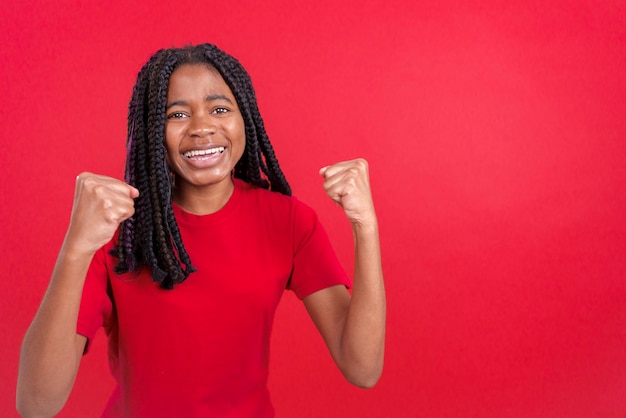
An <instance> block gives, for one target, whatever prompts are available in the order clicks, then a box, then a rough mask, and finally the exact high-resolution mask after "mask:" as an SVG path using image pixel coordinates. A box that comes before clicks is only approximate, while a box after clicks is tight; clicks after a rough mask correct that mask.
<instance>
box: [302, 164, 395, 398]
mask: <svg viewBox="0 0 626 418" xmlns="http://www.w3.org/2000/svg"><path fill="white" fill-rule="evenodd" d="M320 175H321V176H322V177H323V178H324V189H325V190H326V193H327V194H328V196H329V197H330V198H331V199H332V200H334V201H335V202H336V203H337V204H338V205H339V206H341V207H342V208H343V210H344V212H345V214H346V216H347V217H348V219H349V221H350V222H351V224H352V232H353V235H354V249H355V254H354V284H353V290H352V297H350V295H349V293H348V291H347V290H346V289H345V288H344V287H343V286H333V287H330V288H327V289H324V290H321V291H319V292H316V293H313V294H312V295H310V296H307V297H306V298H304V304H305V306H306V308H307V311H308V312H309V315H310V316H311V318H312V319H313V322H314V323H315V325H316V326H317V328H318V330H319V331H320V333H321V335H322V337H323V338H324V341H325V342H326V345H327V346H328V349H329V351H330V353H331V355H332V357H333V359H334V361H335V363H336V364H337V366H338V367H339V369H340V370H341V372H342V373H343V375H344V376H345V377H346V379H347V380H348V381H350V382H351V383H353V384H355V385H357V386H359V387H364V388H371V387H373V386H374V385H375V384H376V382H377V381H378V379H379V378H380V375H381V373H382V369H383V360H384V349H385V321H386V300H385V287H384V283H383V272H382V264H381V256H380V243H379V239H378V220H377V218H376V212H375V210H374V203H373V200H372V195H371V191H370V184H369V174H368V164H367V161H365V160H363V159H357V160H352V161H344V162H340V163H337V164H334V165H332V166H329V167H324V168H322V169H321V170H320Z"/></svg>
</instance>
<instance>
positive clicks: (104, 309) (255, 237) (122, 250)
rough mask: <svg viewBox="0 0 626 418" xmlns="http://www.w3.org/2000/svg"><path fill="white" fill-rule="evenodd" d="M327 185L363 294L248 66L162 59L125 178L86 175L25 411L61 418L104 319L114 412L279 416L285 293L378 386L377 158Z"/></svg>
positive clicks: (172, 56) (330, 171)
mask: <svg viewBox="0 0 626 418" xmlns="http://www.w3.org/2000/svg"><path fill="white" fill-rule="evenodd" d="M320 175H321V176H322V177H323V181H324V188H325V190H326V193H327V194H328V196H329V197H330V198H331V199H333V200H334V201H335V202H337V203H338V204H339V205H340V206H341V207H342V208H343V209H344V211H345V213H346V216H347V217H348V219H349V221H350V222H351V224H352V229H353V232H354V240H355V268H354V275H355V277H354V283H353V290H352V295H350V294H349V293H348V291H347V287H348V286H349V280H348V279H347V278H346V276H345V273H344V272H343V270H342V268H341V267H340V265H339V263H338V261H337V259H336V256H335V254H334V252H333V250H332V248H331V246H330V244H329V242H328V238H327V236H326V233H325V232H324V229H323V228H322V226H321V225H320V224H319V221H318V219H317V217H316V215H315V214H314V212H313V211H312V210H311V209H310V208H309V207H308V206H306V205H304V204H303V203H301V202H299V201H298V200H297V199H295V198H293V197H290V194H291V190H290V187H289V185H288V183H287V181H286V180H285V178H284V176H283V173H282V172H281V170H280V167H279V165H278V161H277V160H276V157H275V155H274V152H273V149H272V147H271V144H270V142H269V140H268V138H267V134H266V133H265V129H264V127H263V121H262V119H261V116H260V114H259V112H258V108H257V104H256V98H255V95H254V90H253V88H252V84H251V81H250V78H249V76H248V74H247V73H246V71H245V70H244V69H243V67H242V66H241V65H240V64H239V62H237V60H235V59H234V58H233V57H231V56H229V55H227V54H226V53H224V52H223V51H221V50H219V49H218V48H216V47H215V46H213V45H209V44H205V45H198V46H194V47H186V48H181V49H168V50H161V51H159V52H157V53H156V54H155V55H153V56H152V58H151V59H150V60H149V61H148V63H147V64H146V65H145V66H144V67H143V69H142V70H141V72H140V73H139V75H138V78H137V83H136V85H135V88H134V90H133V96H132V99H131V103H130V106H129V129H128V154H127V166H126V176H125V182H121V181H118V180H116V179H113V178H109V177H105V176H99V175H95V174H91V173H82V174H81V175H79V176H78V178H77V181H76V192H75V198H74V206H73V210H72V217H71V221H70V225H69V227H68V231H67V235H66V238H65V240H64V242H63V246H62V248H61V251H60V254H59V257H58V260H57V263H56V266H55V269H54V271H53V274H52V277H51V280H50V285H49V288H48V290H47V292H46V294H45V296H44V298H43V301H42V303H41V306H40V308H39V311H38V312H37V314H36V316H35V318H34V320H33V323H32V324H31V326H30V328H29V330H28V332H27V334H26V336H25V338H24V342H23V348H22V354H21V359H20V373H19V378H18V390H17V404H18V409H19V411H20V413H22V414H23V415H24V416H51V415H54V414H56V413H57V412H58V411H60V410H61V408H62V407H63V405H64V403H65V401H66V400H67V397H68V396H69V394H70V392H71V389H72V385H73V382H74V380H75V377H76V373H77V371H78V367H79V364H80V360H81V357H82V355H83V354H84V353H86V352H87V350H88V348H89V341H90V340H91V339H92V338H93V337H94V335H95V333H96V330H97V329H98V328H99V327H101V326H102V327H104V329H105V332H106V334H107V337H108V339H109V363H110V366H111V371H112V374H113V376H114V378H115V380H116V382H117V387H116V389H115V391H114V393H113V394H112V396H111V398H110V400H109V403H108V404H107V407H106V408H105V411H104V413H103V416H110V417H121V416H128V417H158V416H164V417H171V416H185V417H194V416H198V417H212V416H215V417H272V416H274V411H273V408H272V405H271V402H270V398H269V394H268V391H267V373H268V361H269V351H268V350H269V336H270V332H271V326H272V321H273V317H274V312H275V309H276V306H277V304H278V301H279V299H280V297H281V294H282V291H283V289H285V288H287V289H291V290H293V291H294V292H295V293H296V295H297V296H298V297H299V298H301V299H302V301H303V302H304V305H305V307H306V309H307V311H308V313H309V314H310V316H311V318H312V320H313V321H314V323H315V325H316V327H317V328H318V330H319V332H320V334H321V335H322V337H323V338H324V340H325V342H326V344H327V346H328V349H329V351H330V354H331V355H332V357H333V359H334V361H335V363H336V364H337V366H338V367H339V369H340V370H341V372H342V373H343V374H344V376H345V377H346V378H347V379H348V380H349V381H350V382H352V383H353V384H355V385H357V386H361V387H372V386H373V385H374V384H375V383H376V381H377V380H378V378H379V376H380V374H381V372H382V364H383V351H384V334H385V294H384V286H383V278H382V268H381V261H380V249H379V241H378V225H377V219H376V214H375V211H374V206H373V202H372V198H371V193H370V188H369V179H368V172H367V163H366V162H365V161H364V160H361V159H358V160H354V161H345V162H340V163H337V164H334V165H331V166H328V167H324V168H322V169H321V170H320Z"/></svg>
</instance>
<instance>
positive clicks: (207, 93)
mask: <svg viewBox="0 0 626 418" xmlns="http://www.w3.org/2000/svg"><path fill="white" fill-rule="evenodd" d="M165 141H166V147H167V156H166V161H167V164H168V165H169V167H170V168H171V169H172V171H173V172H174V173H175V176H176V188H175V192H174V196H173V198H174V201H175V202H176V203H177V204H178V205H180V206H181V207H182V208H184V209H185V210H187V211H189V212H192V213H196V214H209V213H213V212H216V211H218V210H219V209H221V208H222V207H223V206H224V205H225V204H226V202H227V201H228V199H229V198H230V196H231V195H232V193H233V190H234V183H233V180H232V178H231V172H232V170H233V168H234V166H235V164H236V162H237V161H238V160H239V159H240V158H241V156H242V154H243V151H244V148H245V133H244V122H243V119H242V117H241V113H240V111H239V108H238V107H237V104H236V100H235V98H234V96H233V94H232V92H231V91H230V89H229V88H228V86H227V85H226V83H225V82H224V80H223V79H222V77H221V76H220V75H219V73H217V72H216V71H215V70H214V69H212V68H210V67H208V66H206V65H199V64H194V65H183V66H181V67H179V68H177V69H176V70H175V71H174V73H173V74H172V76H171V77H170V82H169V85H168V95H167V110H166V126H165ZM221 147H223V152H219V153H215V154H210V155H204V156H196V157H195V158H193V157H192V158H190V155H189V154H188V152H189V151H203V152H206V151H207V150H209V149H219V150H220V151H222V149H221ZM186 153H187V154H186ZM319 174H320V176H321V177H322V179H323V187H324V190H325V191H326V193H327V195H328V196H329V197H330V198H331V199H332V200H333V201H335V202H336V203H337V204H338V205H339V206H340V207H341V208H342V209H343V210H344V212H345V214H346V216H347V218H348V220H349V221H350V223H351V225H352V231H353V235H354V244H355V268H354V274H355V277H354V285H353V291H352V295H350V294H349V293H348V291H347V290H346V289H345V287H344V286H333V287H329V288H327V289H323V290H321V291H318V292H316V293H314V294H312V295H309V296H307V297H306V298H304V300H303V302H304V305H305V307H306V309H307V311H308V313H309V315H310V316H311V318H312V320H313V322H314V323H315V325H316V327H317V329H318V330H319V332H320V334H321V335H322V337H323V339H324V341H325V343H326V345H327V346H328V349H329V352H330V353H331V355H332V358H333V359H334V361H335V363H336V364H337V366H338V367H339V369H340V370H341V372H342V373H343V374H344V376H345V377H346V379H347V380H348V381H350V382H351V383H353V384H355V385H357V386H360V387H364V388H370V387H372V386H374V385H375V384H376V382H377V381H378V379H379V377H380V375H381V373H382V368H383V357H384V340H385V317H386V304H385V290H384V284H383V274H382V267H381V257H380V245H379V239H378V221H377V218H376V212H375V210H374V204H373V200H372V195H371V191H370V184H369V174H368V165H367V162H366V161H365V160H363V159H356V160H352V161H344V162H340V163H337V164H333V165H331V166H327V167H324V168H322V169H321V170H320V172H319ZM138 195H139V192H138V191H137V189H135V188H134V187H132V186H130V185H128V184H126V183H124V182H121V181H119V180H116V179H113V178H110V177H106V176H100V175H96V174H92V173H82V174H80V175H79V176H78V177H77V179H76V190H75V195H74V205H73V209H72V216H71V219H70V224H69V227H68V230H67V234H66V236H65V240H64V242H63V245H62V247H61V250H60V252H59V256H58V259H57V262H56V265H55V268H54V270H53V273H52V277H51V279H50V283H49V286H48V289H47V291H46V293H45V295H44V298H43V300H42V302H41V305H40V307H39V310H38V312H37V314H36V315H35V318H34V319H33V322H32V324H31V326H30V327H29V329H28V331H27V333H26V335H25V337H24V341H23V345H22V352H21V356H20V367H19V375H18V385H17V408H18V411H19V412H20V413H21V414H22V416H24V417H49V416H52V415H55V414H57V413H58V412H59V411H60V410H61V409H62V408H63V405H64V404H65V402H66V401H67V398H68V397H69V394H70V392H71V390H72V386H73V384H74V381H75V379H76V374H77V372H78V367H79V365H80V361H81V358H82V355H83V352H84V349H85V344H86V338H85V337H83V336H81V335H78V334H77V333H76V322H77V318H78V312H79V308H80V301H81V297H82V290H83V285H84V282H85V276H86V274H87V270H88V268H89V264H90V263H91V260H92V258H93V256H94V254H95V253H96V251H98V250H99V249H100V248H101V247H102V246H104V245H105V244H106V243H107V242H109V241H110V240H111V239H112V237H113V235H114V233H115V231H116V230H117V229H118V227H119V225H120V223H121V222H123V221H124V220H126V219H128V218H129V217H131V216H132V215H133V213H134V201H133V199H135V198H136V197H137V196H138Z"/></svg>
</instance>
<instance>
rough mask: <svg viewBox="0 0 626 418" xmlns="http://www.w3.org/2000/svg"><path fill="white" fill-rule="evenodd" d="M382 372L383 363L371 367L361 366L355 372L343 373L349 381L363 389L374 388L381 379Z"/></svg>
mask: <svg viewBox="0 0 626 418" xmlns="http://www.w3.org/2000/svg"><path fill="white" fill-rule="evenodd" d="M382 374H383V367H382V364H381V365H377V366H373V367H369V368H361V369H360V370H358V371H353V372H349V371H345V372H344V373H343V375H344V377H345V378H346V380H347V381H348V382H350V383H351V384H353V385H354V386H356V387H359V388H361V389H372V388H374V386H376V384H377V383H378V381H379V380H380V377H381V376H382Z"/></svg>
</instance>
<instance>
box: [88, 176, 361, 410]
mask: <svg viewBox="0 0 626 418" xmlns="http://www.w3.org/2000/svg"><path fill="white" fill-rule="evenodd" d="M174 214H175V216H176V220H177V222H178V226H179V228H180V231H181V235H182V239H183V243H184V245H185V248H186V249H187V251H188V253H189V255H190V257H191V260H192V263H193V265H194V266H195V267H196V268H197V270H198V271H197V272H195V273H192V274H191V276H190V277H189V278H188V279H187V280H186V281H185V282H183V283H182V284H179V285H175V287H174V289H173V290H164V289H161V288H160V287H159V285H158V283H155V282H153V281H152V277H151V274H150V271H149V269H147V268H143V269H141V270H140V271H137V272H133V273H127V274H123V275H116V274H115V273H114V271H113V267H114V265H115V264H116V261H117V259H116V258H115V257H113V256H111V255H110V254H109V251H110V250H111V248H112V247H113V245H114V243H113V242H111V243H109V244H107V245H106V246H104V247H103V248H102V249H101V250H100V251H99V252H98V253H97V254H96V256H95V257H94V260H93V262H92V264H91V267H90V269H89V272H88V274H87V279H86V282H85V289H84V291H83V299H82V302H81V309H80V315H79V319H78V326H77V332H78V333H79V334H82V335H85V336H86V337H87V338H88V339H90V340H91V339H93V337H94V335H95V333H96V331H97V330H98V328H100V327H101V326H103V327H104V329H105V332H106V334H107V336H108V339H109V364H110V368H111V373H112V374H113V377H114V378H115V380H116V382H117V388H116V389H115V391H114V393H113V394H112V396H111V399H110V400H109V403H108V405H107V407H106V409H105V411H104V413H103V416H105V417H133V418H138V417H150V418H152V417H237V418H243V417H273V416H274V410H273V407H272V405H271V402H270V398H269V394H268V390H267V378H268V363H269V342H270V332H271V328H272V321H273V318H274V313H275V311H276V307H277V305H278V302H279V300H280V297H281V295H282V293H283V290H284V289H285V288H288V289H291V290H293V291H294V292H295V293H296V295H297V296H298V297H299V298H303V297H305V296H307V295H310V294H311V293H313V292H316V291H318V290H321V289H324V288H326V287H329V286H333V285H338V284H339V285H345V286H348V285H349V281H348V279H347V277H346V274H345V272H344V270H343V268H342V267H341V265H340V264H339V262H338V260H337V257H336V255H335V253H334V251H333V249H332V247H331V245H330V243H329V241H328V237H327V235H326V232H325V231H324V229H323V227H322V226H321V224H320V223H319V221H318V218H317V216H316V215H315V213H314V212H313V210H312V209H311V208H309V207H308V206H306V205H304V204H303V203H302V202H300V201H299V200H297V199H296V198H293V197H287V196H283V195H281V194H278V193H274V192H269V191H267V190H264V189H259V188H255V187H253V186H251V185H249V184H247V183H244V182H242V181H239V180H235V191H234V193H233V195H232V197H231V199H230V200H229V201H228V203H227V204H226V206H224V208H223V209H222V210H220V211H219V212H217V213H214V214H211V215H205V216H198V215H193V214H190V213H187V212H184V211H183V210H182V209H181V208H180V207H178V206H176V205H175V206H174Z"/></svg>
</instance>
